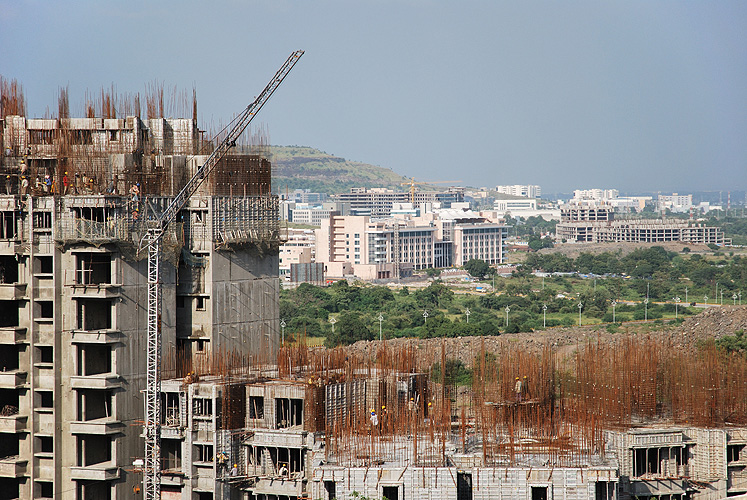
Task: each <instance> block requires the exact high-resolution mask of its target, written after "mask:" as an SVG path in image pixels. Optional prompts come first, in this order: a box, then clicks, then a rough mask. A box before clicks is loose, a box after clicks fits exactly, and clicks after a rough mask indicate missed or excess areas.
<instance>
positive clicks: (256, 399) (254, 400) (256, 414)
mask: <svg viewBox="0 0 747 500" xmlns="http://www.w3.org/2000/svg"><path fill="white" fill-rule="evenodd" d="M249 418H256V419H263V418H265V398H264V396H249Z"/></svg>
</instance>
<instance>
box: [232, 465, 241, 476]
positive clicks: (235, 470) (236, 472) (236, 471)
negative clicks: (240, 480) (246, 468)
mask: <svg viewBox="0 0 747 500" xmlns="http://www.w3.org/2000/svg"><path fill="white" fill-rule="evenodd" d="M238 475H239V465H238V464H233V467H232V468H231V477H236V476H238Z"/></svg>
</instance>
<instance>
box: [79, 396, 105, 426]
mask: <svg viewBox="0 0 747 500" xmlns="http://www.w3.org/2000/svg"><path fill="white" fill-rule="evenodd" d="M77 392H78V420H79V421H81V422H88V421H91V420H97V419H100V418H109V417H111V416H112V400H113V398H114V396H113V394H112V391H102V390H96V389H90V390H79V391H77Z"/></svg>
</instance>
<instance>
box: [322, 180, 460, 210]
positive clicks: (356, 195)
mask: <svg viewBox="0 0 747 500" xmlns="http://www.w3.org/2000/svg"><path fill="white" fill-rule="evenodd" d="M333 198H334V199H335V200H336V201H339V202H341V203H345V204H349V206H350V213H351V214H352V215H368V216H371V217H388V216H389V215H391V212H392V206H393V205H394V204H395V203H408V202H409V203H413V204H414V206H415V207H416V208H417V207H420V206H421V205H422V204H425V203H428V204H431V205H433V204H435V203H439V204H440V206H443V207H449V206H451V203H459V202H463V201H464V188H461V187H451V188H448V189H447V190H445V191H415V197H414V199H410V198H411V196H410V193H406V192H399V191H392V190H391V189H385V188H351V189H350V192H349V193H340V194H337V195H333Z"/></svg>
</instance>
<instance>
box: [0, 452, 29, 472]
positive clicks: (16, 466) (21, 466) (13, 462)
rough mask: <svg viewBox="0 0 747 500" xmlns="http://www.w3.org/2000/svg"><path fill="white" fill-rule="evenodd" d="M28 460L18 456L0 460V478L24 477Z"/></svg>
mask: <svg viewBox="0 0 747 500" xmlns="http://www.w3.org/2000/svg"><path fill="white" fill-rule="evenodd" d="M27 464H28V460H23V459H21V457H19V456H17V455H16V456H14V457H5V458H3V459H0V477H22V476H25V475H26V465H27Z"/></svg>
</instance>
